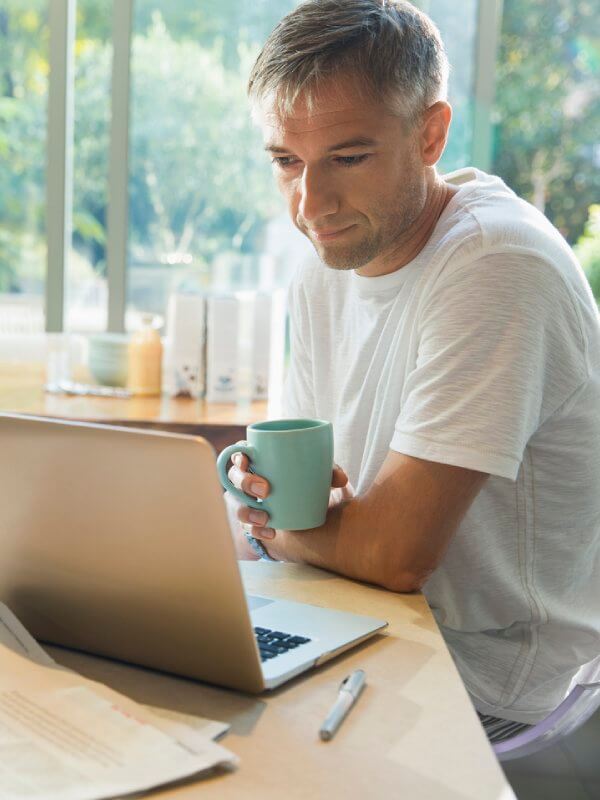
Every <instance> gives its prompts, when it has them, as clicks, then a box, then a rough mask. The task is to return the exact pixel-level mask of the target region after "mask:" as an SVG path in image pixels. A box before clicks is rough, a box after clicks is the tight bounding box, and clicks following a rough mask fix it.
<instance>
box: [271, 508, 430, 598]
mask: <svg viewBox="0 0 600 800" xmlns="http://www.w3.org/2000/svg"><path fill="white" fill-rule="evenodd" d="M367 511H368V510H367V508H366V507H365V504H364V501H362V503H361V499H360V498H353V499H352V500H349V501H346V502H345V503H343V504H341V505H338V506H336V507H335V508H333V509H331V510H330V511H329V512H328V514H327V520H326V521H325V524H324V525H321V526H320V527H318V528H312V529H311V530H307V531H277V534H276V536H275V538H274V539H273V540H270V541H269V540H267V541H265V542H263V543H264V544H265V545H266V548H267V552H268V553H269V555H270V556H271V557H272V558H275V559H277V560H278V561H296V562H301V563H306V564H312V565H313V566H315V567H321V568H323V569H329V570H331V571H332V572H337V573H339V574H341V575H346V576H347V577H349V578H355V579H357V580H362V581H366V582H367V583H374V584H377V585H380V586H385V588H388V589H393V590H394V591H398V592H411V591H415V590H416V589H418V588H419V583H420V582H419V581H418V580H417V579H416V576H414V575H412V574H411V573H410V571H409V570H406V571H405V572H398V570H397V569H394V568H393V565H392V564H389V567H390V569H389V571H388V570H387V569H385V566H386V565H385V564H384V557H382V556H383V554H382V552H381V550H382V547H381V543H382V538H381V537H380V536H378V535H377V534H378V532H377V530H376V529H374V525H375V526H376V525H377V520H374V519H373V518H372V517H371V519H370V523H369V520H368V518H367Z"/></svg>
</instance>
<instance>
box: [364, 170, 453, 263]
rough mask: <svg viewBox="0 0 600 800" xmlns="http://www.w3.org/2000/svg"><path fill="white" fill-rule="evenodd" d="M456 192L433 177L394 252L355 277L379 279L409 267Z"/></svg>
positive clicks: (395, 245)
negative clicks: (421, 205)
mask: <svg viewBox="0 0 600 800" xmlns="http://www.w3.org/2000/svg"><path fill="white" fill-rule="evenodd" d="M457 191H458V189H457V188H456V187H455V186H451V185H450V184H448V183H446V182H445V181H443V180H442V179H441V178H438V177H436V179H435V181H434V182H432V183H431V184H430V186H429V188H428V191H427V197H426V199H425V204H424V206H423V209H422V210H421V213H420V214H419V216H418V217H417V218H416V219H415V221H414V222H413V223H412V225H411V226H410V227H409V228H408V229H407V230H406V231H405V232H404V233H403V235H402V237H401V238H400V239H399V240H398V241H397V242H395V244H394V252H393V254H391V255H390V256H388V257H385V260H384V261H381V262H380V261H379V259H376V260H375V261H373V262H371V263H370V264H365V266H364V267H360V268H359V269H357V270H356V272H357V274H358V275H361V276H363V277H365V278H374V277H378V276H380V275H389V274H390V273H391V272H396V270H399V269H401V268H402V267H404V266H405V265H406V264H409V263H410V262H411V261H412V260H413V259H414V258H416V256H417V255H418V254H419V253H420V252H421V250H422V249H423V248H424V247H425V245H426V244H427V242H428V241H429V238H430V236H431V234H432V233H433V230H434V228H435V226H436V225H437V221H438V220H439V218H440V216H441V215H442V212H443V211H444V209H445V208H446V206H447V205H448V203H449V202H450V200H451V198H452V197H453V195H455V194H456V192H457Z"/></svg>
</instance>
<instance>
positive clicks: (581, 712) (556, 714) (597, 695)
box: [492, 682, 600, 761]
mask: <svg viewBox="0 0 600 800" xmlns="http://www.w3.org/2000/svg"><path fill="white" fill-rule="evenodd" d="M598 708H600V682H597V683H596V682H594V683H582V684H579V685H577V686H576V687H575V688H574V689H573V691H572V692H571V693H570V694H569V695H567V697H566V698H565V699H564V700H563V701H562V703H561V704H560V705H559V706H558V707H557V708H555V709H554V711H553V712H552V713H551V714H549V715H548V716H547V717H546V718H545V719H543V720H541V721H540V722H538V723H536V724H535V725H532V726H531V728H527V730H525V731H522V732H521V733H518V734H517V735H516V736H513V737H511V738H510V739H505V740H504V741H503V742H497V743H496V744H494V745H492V747H493V750H494V753H495V754H496V756H497V758H498V759H499V760H500V761H510V760H512V759H513V758H521V757H522V756H526V755H529V754H531V753H536V752H537V751H538V750H543V749H544V748H545V747H548V746H549V745H551V744H554V743H555V742H556V740H557V739H563V738H564V737H565V736H568V735H569V734H570V733H572V732H573V731H574V730H576V728H579V727H580V726H581V725H583V723H584V722H586V721H587V720H588V719H589V718H590V717H591V716H592V714H593V713H594V712H595V711H596V710H597V709H598Z"/></svg>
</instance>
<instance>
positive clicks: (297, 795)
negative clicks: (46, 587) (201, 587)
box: [49, 561, 514, 800]
mask: <svg viewBox="0 0 600 800" xmlns="http://www.w3.org/2000/svg"><path fill="white" fill-rule="evenodd" d="M241 569H242V574H243V576H244V581H245V584H246V587H247V588H248V590H249V591H250V592H252V593H255V594H268V595H271V596H276V597H282V598H288V599H294V600H301V601H306V602H309V603H314V604H316V605H322V606H333V607H335V608H340V609H346V610H350V611H360V612H361V613H365V614H370V615H373V616H376V617H379V618H383V619H387V620H388V621H389V623H390V625H389V628H388V629H387V631H386V634H385V635H380V636H378V637H377V638H376V639H373V640H371V641H370V642H366V643H364V644H363V645H361V646H360V647H357V648H355V649H354V650H351V651H349V652H347V653H345V654H343V655H342V656H338V657H337V658H336V659H335V660H333V661H331V662H329V663H328V664H325V665H324V666H322V667H320V668H318V669H317V670H313V671H312V672H309V673H305V675H303V676H300V677H299V678H296V679H295V680H293V681H292V682H291V683H289V684H287V685H286V686H283V687H281V688H279V689H278V690H276V691H274V692H271V693H266V694H264V695H262V696H260V697H251V696H248V695H243V694H240V693H237V692H233V691H227V690H224V689H218V688H214V687H210V686H206V685H203V684H200V683H196V682H194V681H190V680H184V679H180V678H175V677H170V676H166V675H163V674H159V673H156V672H152V671H150V670H140V669H136V668H135V667H130V666H126V665H124V664H119V663H117V662H113V661H108V660H104V659H99V658H93V657H91V656H85V655H83V654H81V653H74V652H70V651H66V650H62V649H59V648H49V649H50V650H51V653H52V655H53V657H54V658H56V660H57V661H59V662H60V663H62V664H64V665H65V666H67V667H70V668H72V669H75V670H77V671H79V672H80V673H82V674H84V675H86V676H87V677H89V678H92V679H94V680H99V681H102V682H103V683H106V684H108V685H110V686H111V687H112V688H114V689H116V690H118V691H120V692H122V693H124V694H126V695H128V696H130V697H132V698H134V699H135V700H137V701H140V702H143V703H151V704H154V705H158V706H162V707H164V708H170V709H173V710H176V711H182V712H188V713H196V714H199V715H202V716H207V717H210V718H213V719H218V720H223V721H226V722H229V723H230V724H231V726H232V729H231V731H230V732H229V734H228V735H227V736H226V737H225V738H224V739H223V740H222V744H223V745H224V746H225V747H227V748H229V749H230V750H232V751H233V752H234V753H236V754H237V755H238V756H239V757H240V766H239V768H238V769H237V770H236V771H235V772H234V773H233V774H220V775H216V776H213V777H208V778H205V779H202V780H197V781H195V782H191V783H186V784H185V785H183V786H178V787H177V788H174V789H164V790H162V791H157V792H155V793H154V794H153V795H152V796H153V797H157V798H178V799H179V798H181V800H183V799H184V798H189V799H190V800H192V798H207V800H208V798H215V800H216V798H218V800H228V799H229V798H231V800H240V798H261V800H262V799H263V798H264V800H268V798H273V799H274V800H275V798H276V799H277V800H296V799H297V800H306V798H315V800H319V799H320V798H327V800H338V799H339V800H342V798H343V800H353V799H354V798H356V800H365V798H403V799H405V800H459V799H461V800H462V799H464V800H467V798H468V800H510V799H511V798H512V800H514V795H513V793H512V790H511V789H510V787H509V785H508V784H507V782H506V780H505V778H504V775H503V773H502V771H501V769H500V766H499V765H498V762H497V761H496V759H495V757H494V754H493V752H492V750H491V748H490V746H489V744H488V742H487V739H486V738H485V735H484V733H483V730H482V728H481V725H480V724H479V721H478V719H477V716H476V714H475V712H474V710H473V708H472V706H471V704H470V702H469V699H468V697H467V694H466V692H465V689H464V687H463V684H462V682H461V680H460V678H459V676H458V673H457V671H456V669H455V667H454V664H453V662H452V659H451V657H450V654H449V652H448V650H447V648H446V645H445V643H444V640H443V639H442V637H441V635H440V633H439V630H438V628H437V626H436V624H435V621H434V619H433V617H432V615H431V612H430V610H429V608H428V606H427V603H426V601H425V599H424V597H423V596H422V595H397V594H393V593H391V592H387V591H385V590H383V589H377V588H374V587H372V586H366V585H363V584H360V583H356V582H353V581H350V580H346V579H344V578H340V577H338V576H335V575H332V574H329V573H327V572H324V571H322V570H317V569H314V568H312V567H307V566H300V565H296V564H270V563H267V562H262V561H260V562H243V563H242V564H241ZM357 668H362V669H364V670H365V671H366V673H367V687H366V689H365V690H364V692H363V694H362V696H361V697H360V699H359V700H358V703H357V705H356V706H355V707H354V709H352V711H351V712H350V714H349V716H348V717H347V719H346V720H345V721H344V723H343V724H342V726H341V727H340V729H339V730H338V733H337V735H336V736H335V738H334V739H333V740H332V741H330V742H321V741H320V740H319V738H318V734H317V732H318V729H319V726H320V724H321V722H322V721H323V720H324V718H325V716H326V714H327V712H328V710H329V707H330V705H331V703H332V701H333V700H334V698H335V697H336V693H337V689H338V686H339V684H340V682H341V681H342V680H343V678H344V677H345V676H346V675H347V674H348V673H349V672H351V671H352V670H353V669H357Z"/></svg>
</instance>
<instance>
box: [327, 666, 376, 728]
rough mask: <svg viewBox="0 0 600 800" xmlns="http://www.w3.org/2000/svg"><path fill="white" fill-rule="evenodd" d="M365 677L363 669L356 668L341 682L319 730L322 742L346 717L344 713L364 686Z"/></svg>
mask: <svg viewBox="0 0 600 800" xmlns="http://www.w3.org/2000/svg"><path fill="white" fill-rule="evenodd" d="M366 677H367V676H366V675H365V672H364V670H362V669H357V670H355V671H354V672H353V673H352V674H351V675H348V677H347V678H345V680H343V681H342V682H341V684H340V688H339V691H338V696H337V700H336V701H335V703H334V704H333V707H332V709H331V711H330V712H329V714H328V715H327V719H326V720H325V722H324V723H323V724H322V725H321V730H320V731H319V736H320V737H321V739H323V741H324V742H327V741H329V739H331V738H332V737H333V735H334V733H335V732H336V731H337V729H338V728H339V727H340V724H341V722H342V720H344V719H345V718H346V715H347V714H348V712H349V711H350V709H351V708H352V706H353V705H354V703H355V702H356V701H357V699H358V696H359V695H360V693H361V692H362V690H363V689H364V688H365V678H366Z"/></svg>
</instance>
